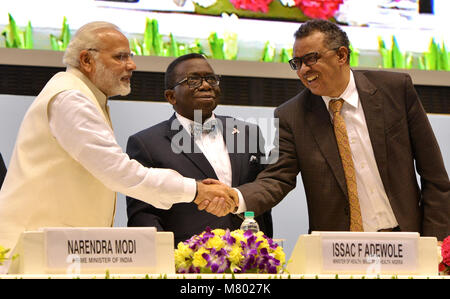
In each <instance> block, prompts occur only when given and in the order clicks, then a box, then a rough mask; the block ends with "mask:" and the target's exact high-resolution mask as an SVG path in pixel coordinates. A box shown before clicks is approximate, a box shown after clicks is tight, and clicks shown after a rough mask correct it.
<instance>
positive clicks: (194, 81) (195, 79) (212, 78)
mask: <svg viewBox="0 0 450 299" xmlns="http://www.w3.org/2000/svg"><path fill="white" fill-rule="evenodd" d="M203 80H205V81H206V82H208V84H209V85H210V86H211V87H214V86H218V85H219V82H220V76H219V75H206V76H195V75H192V76H188V77H186V78H184V79H183V80H181V81H179V82H177V83H175V85H174V86H173V87H172V88H171V89H174V88H175V87H177V86H178V85H180V84H183V83H184V82H186V83H187V85H188V86H189V88H191V89H195V88H199V87H200V86H202V84H203Z"/></svg>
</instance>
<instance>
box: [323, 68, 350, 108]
mask: <svg viewBox="0 0 450 299" xmlns="http://www.w3.org/2000/svg"><path fill="white" fill-rule="evenodd" d="M322 99H323V100H324V102H325V105H326V107H327V109H328V103H329V102H330V101H331V100H332V99H344V101H345V102H346V103H348V104H350V105H351V106H352V107H354V108H358V103H359V101H358V90H357V89H356V83H355V77H354V76H353V72H352V71H351V70H350V80H349V82H348V84H347V87H346V88H345V90H344V92H343V93H342V94H341V95H340V96H339V97H337V98H331V97H328V96H322Z"/></svg>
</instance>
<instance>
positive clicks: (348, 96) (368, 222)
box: [322, 71, 398, 231]
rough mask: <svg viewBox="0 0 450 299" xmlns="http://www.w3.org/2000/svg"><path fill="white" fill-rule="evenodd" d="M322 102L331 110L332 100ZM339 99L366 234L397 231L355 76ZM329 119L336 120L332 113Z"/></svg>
mask: <svg viewBox="0 0 450 299" xmlns="http://www.w3.org/2000/svg"><path fill="white" fill-rule="evenodd" d="M322 98H323V100H324V102H325V104H326V107H327V108H328V107H329V106H328V104H329V102H330V100H331V98H330V97H327V96H323V97H322ZM338 98H342V99H344V104H343V105H342V110H341V115H342V117H343V118H344V120H345V125H346V127H347V134H348V139H349V143H350V148H351V151H352V158H353V163H354V165H355V172H356V184H357V189H358V198H359V204H360V207H361V215H362V220H363V227H364V231H378V230H380V229H384V228H393V227H396V226H397V225H398V223H397V220H396V219H395V216H394V212H393V211H392V208H391V205H390V203H389V199H388V197H387V195H386V191H385V190H384V186H383V182H382V181H381V177H380V173H379V172H378V167H377V163H376V161H375V155H374V153H373V149H372V143H371V141H370V136H369V131H368V129H367V124H366V119H365V116H364V111H363V107H362V105H361V101H360V99H359V95H358V91H357V89H356V84H355V79H354V77H353V72H351V71H350V81H349V83H348V86H347V88H346V89H345V91H344V92H343V93H342V94H341V95H340V96H339V97H338ZM330 115H331V117H333V115H332V113H331V112H330Z"/></svg>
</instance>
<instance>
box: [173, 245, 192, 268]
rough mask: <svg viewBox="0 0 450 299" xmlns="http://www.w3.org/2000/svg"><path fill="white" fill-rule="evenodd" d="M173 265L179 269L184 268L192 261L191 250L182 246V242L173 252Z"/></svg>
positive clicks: (186, 246)
mask: <svg viewBox="0 0 450 299" xmlns="http://www.w3.org/2000/svg"><path fill="white" fill-rule="evenodd" d="M174 255H175V264H176V265H178V266H180V267H185V264H186V263H188V262H187V261H188V260H189V264H190V263H191V262H190V260H191V259H192V257H191V255H192V249H190V248H189V246H188V245H186V244H183V242H180V243H178V246H177V250H175V253H174Z"/></svg>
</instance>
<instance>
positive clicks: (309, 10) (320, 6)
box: [294, 0, 344, 20]
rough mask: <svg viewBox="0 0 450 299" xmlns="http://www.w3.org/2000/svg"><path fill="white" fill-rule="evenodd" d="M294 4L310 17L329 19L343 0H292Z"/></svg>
mask: <svg viewBox="0 0 450 299" xmlns="http://www.w3.org/2000/svg"><path fill="white" fill-rule="evenodd" d="M294 2H295V5H296V6H297V7H298V8H299V9H300V10H301V11H302V12H303V13H304V14H305V16H308V17H310V18H318V19H325V20H327V19H330V18H331V17H333V16H334V14H335V13H336V11H337V10H338V9H339V5H341V4H342V3H343V2H344V1H343V0H294Z"/></svg>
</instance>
